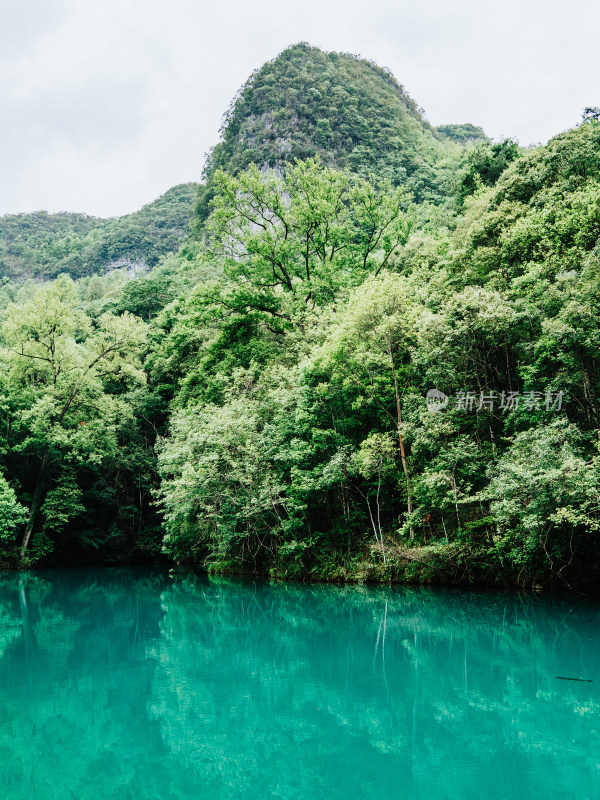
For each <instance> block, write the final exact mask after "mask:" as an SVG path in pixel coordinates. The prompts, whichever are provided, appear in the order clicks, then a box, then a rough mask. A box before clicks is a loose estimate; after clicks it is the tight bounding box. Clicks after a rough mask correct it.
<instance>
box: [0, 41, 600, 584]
mask: <svg viewBox="0 0 600 800" xmlns="http://www.w3.org/2000/svg"><path fill="white" fill-rule="evenodd" d="M587 112H590V109H588V110H587ZM587 112H586V114H585V117H584V121H583V122H582V123H581V124H580V125H579V126H577V127H574V128H573V129H571V130H569V131H566V132H564V133H561V134H559V135H558V136H556V137H555V138H553V139H552V140H551V141H550V142H548V143H547V144H546V145H544V146H540V147H538V148H535V149H530V150H528V151H525V150H523V149H522V148H520V147H519V146H518V144H517V143H516V142H514V141H512V140H505V141H503V142H496V143H492V142H490V141H489V139H488V138H487V137H486V136H485V134H484V132H483V131H482V130H481V129H480V128H477V127H476V126H475V125H472V124H464V125H446V126H440V127H438V128H432V127H431V126H430V125H429V124H428V123H427V121H426V120H425V118H424V116H423V113H422V112H421V110H420V109H419V108H418V107H417V106H416V105H415V103H414V102H413V101H412V100H411V99H410V97H409V96H408V95H407V94H406V92H405V91H404V89H403V88H402V87H401V86H400V85H399V84H398V83H397V82H396V80H395V79H394V78H393V76H392V75H390V74H389V73H388V72H387V71H386V70H383V69H381V68H379V67H377V66H376V65H374V64H372V63H371V62H366V61H363V60H361V59H359V58H358V57H355V56H350V55H347V54H335V53H323V52H321V51H320V50H317V49H316V48H312V47H309V46H307V45H304V44H301V45H296V46H294V47H291V48H289V49H288V50H286V51H284V53H282V54H281V55H280V56H278V57H277V58H276V59H274V60H273V61H272V62H269V63H268V64H266V65H264V66H263V67H262V68H261V69H260V70H258V71H257V72H256V73H254V74H253V75H252V76H251V78H250V79H249V81H248V82H247V83H246V84H245V85H244V87H242V89H241V90H240V92H239V93H238V95H237V97H236V98H235V100H234V103H233V104H232V106H231V108H230V109H229V111H228V113H227V115H226V117H225V123H224V128H223V132H222V138H221V141H220V142H219V143H218V144H217V145H216V147H215V148H214V150H213V152H212V154H211V155H210V158H209V160H208V164H207V169H206V174H205V176H204V178H205V184H204V185H202V186H201V187H200V188H199V193H198V201H197V203H196V205H195V206H194V208H193V212H192V226H191V233H190V234H189V235H187V238H185V240H183V236H184V234H185V232H186V231H187V230H188V228H187V227H186V226H187V222H186V219H184V218H185V217H186V214H187V213H188V211H189V209H190V208H191V206H192V205H193V203H192V199H191V196H192V193H193V192H195V187H193V185H191V184H190V185H186V186H184V187H177V188H176V189H175V190H172V193H167V195H165V196H164V197H163V198H161V200H159V201H157V203H156V204H151V205H150V206H147V207H145V209H143V210H142V212H139V214H138V215H131V216H130V217H126V218H121V219H120V220H111V221H107V222H102V223H100V222H98V221H93V220H90V219H89V218H87V217H85V216H83V215H60V216H54V215H43V214H40V215H34V216H33V217H31V219H29V218H28V217H24V216H23V217H18V218H15V217H5V218H3V219H2V220H0V230H1V231H2V242H3V247H4V255H3V259H4V264H5V270H6V273H5V274H6V276H7V278H17V277H20V278H26V277H29V276H36V277H38V278H39V277H49V278H50V277H54V276H55V275H57V274H58V273H63V274H60V275H59V277H57V278H56V279H55V280H53V281H46V282H40V281H38V282H35V281H32V280H28V281H24V282H23V281H20V282H15V281H13V282H11V281H8V280H7V281H6V282H5V285H4V286H3V288H2V292H1V294H0V308H1V309H2V318H1V321H0V343H1V347H2V355H1V358H0V404H1V408H2V417H1V419H2V425H1V426H0V469H1V472H0V558H1V559H2V561H3V563H5V564H6V565H14V564H17V563H25V564H39V563H52V562H53V561H54V562H57V561H58V562H61V563H64V562H65V561H69V560H75V561H82V560H86V559H87V560H99V559H100V560H104V561H121V560H126V559H140V558H157V557H164V558H168V559H171V560H173V561H175V562H178V563H184V564H188V565H191V566H192V567H194V568H198V569H205V568H207V569H210V570H212V571H216V572H230V573H235V572H239V573H246V574H247V573H252V574H259V575H263V576H271V577H274V578H294V579H312V580H339V581H343V580H358V581H367V580H376V581H392V580H415V581H429V580H440V581H448V582H465V581H479V582H483V583H486V584H504V585H520V586H538V585H540V586H550V585H552V586H560V587H574V588H577V589H578V590H579V591H588V590H593V589H594V587H595V586H597V579H598V575H597V574H596V573H597V566H596V565H597V564H598V563H600V562H599V559H598V556H599V555H600V530H599V529H600V455H599V453H598V441H599V429H600V371H599V370H600V362H599V348H600V294H599V292H600V289H599V287H600V123H599V122H598V119H597V117H595V116H594V114H592V113H587ZM182 240H183V241H182ZM65 241H68V242H69V243H70V244H68V245H65V244H64V243H65ZM74 242H76V243H77V244H76V245H75V244H73V243H74ZM138 245H139V249H137V250H136V247H138ZM61 248H63V249H62V250H61ZM176 248H178V249H177V251H176V252H175V250H176ZM63 250H64V254H63V255H62V256H60V258H58V257H57V255H56V254H57V253H59V251H60V252H61V253H62V252H63ZM50 252H52V253H53V254H54V255H53V256H52V258H53V259H54V260H52V259H50V257H49V256H48V253H50ZM100 254H101V255H100ZM119 258H124V259H130V260H134V259H138V258H139V259H141V260H143V261H144V262H145V264H147V265H148V267H150V269H149V271H147V272H146V273H143V274H138V275H136V276H134V277H133V278H132V276H131V274H130V271H128V269H127V268H126V267H124V268H121V269H119V268H116V269H111V270H108V271H107V270H106V265H107V263H110V262H111V261H118V259H119ZM11 259H12V260H11ZM107 259H108V260H107ZM117 266H118V264H117Z"/></svg>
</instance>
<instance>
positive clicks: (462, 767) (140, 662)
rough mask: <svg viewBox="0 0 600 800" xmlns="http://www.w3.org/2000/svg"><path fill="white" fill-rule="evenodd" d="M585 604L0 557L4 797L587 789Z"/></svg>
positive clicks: (595, 762) (593, 675) (596, 785)
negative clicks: (46, 566)
mask: <svg viewBox="0 0 600 800" xmlns="http://www.w3.org/2000/svg"><path fill="white" fill-rule="evenodd" d="M599 623H600V608H599V606H598V605H596V604H592V603H589V602H586V601H579V600H577V599H572V598H561V599H552V598H546V597H520V596H512V595H508V596H507V595H497V594H489V593H475V592H453V591H440V590H429V589H397V590H390V589H366V588H342V589H338V588H329V587H304V586H269V585H260V584H251V583H243V582H233V581H219V580H208V579H202V578H190V577H177V576H175V577H170V576H169V575H168V574H166V573H157V572H150V571H142V570H134V571H132V570H104V571H100V570H96V571H61V572H51V573H40V574H38V575H21V576H19V575H15V574H0V797H1V798H2V800H25V798H27V800H30V798H41V800H70V798H76V800H89V799H90V798H98V800H100V798H102V799H104V798H136V800H150V798H152V800H155V799H156V800H159V799H160V800H182V799H183V798H185V799H186V800H187V799H188V798H211V799H212V800H221V799H223V800H224V799H225V798H243V799H244V800H245V799H246V798H249V800H255V799H256V800H258V799H259V798H261V800H262V799H263V798H298V799H300V798H301V799H302V800H313V799H314V800H316V799H317V798H319V799H320V798H327V799H328V800H335V799H336V798H345V800H347V799H348V798H360V799H361V800H362V798H365V799H367V800H369V799H370V798H373V800H388V798H411V799H412V798H415V799H416V800H421V799H423V800H425V799H426V800H437V799H438V798H452V799H453V800H455V799H456V800H468V799H469V798H473V799H474V800H475V799H477V800H482V798H511V799H512V798H519V799H521V798H577V800H585V799H586V798H590V800H591V799H592V798H594V800H596V799H597V798H599V797H600V713H599V712H600V696H599V691H600V635H599V630H600V627H599ZM559 677H570V678H573V677H576V678H585V679H587V680H588V681H591V682H583V681H570V680H559Z"/></svg>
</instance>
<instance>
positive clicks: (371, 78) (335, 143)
mask: <svg viewBox="0 0 600 800" xmlns="http://www.w3.org/2000/svg"><path fill="white" fill-rule="evenodd" d="M221 134H222V137H221V141H220V142H219V143H218V144H217V145H216V146H215V147H214V148H213V150H212V152H211V153H210V156H209V159H208V162H207V166H206V169H205V175H204V177H205V181H206V188H205V190H204V191H203V192H201V197H200V202H199V206H198V212H199V216H200V219H201V220H203V219H205V218H206V216H207V214H208V211H209V202H210V199H211V197H212V177H213V175H214V173H215V172H216V170H217V169H223V170H225V171H227V172H230V173H233V174H236V173H238V172H239V171H241V170H243V169H245V168H246V167H247V166H248V165H249V164H250V163H251V162H254V163H256V164H257V165H258V166H260V167H277V166H282V165H283V164H285V163H293V162H294V160H295V159H306V158H310V157H313V156H317V155H318V156H320V158H321V160H322V161H323V163H324V164H326V165H328V166H333V167H338V168H339V167H345V168H349V169H351V170H352V171H355V172H358V173H360V174H367V173H376V174H377V175H379V176H381V177H387V178H389V179H390V180H391V181H392V183H393V184H394V185H400V184H404V185H406V186H408V188H409V189H410V190H411V191H412V192H413V193H414V195H415V198H416V199H417V201H423V200H432V201H434V202H439V201H441V200H442V199H443V196H444V195H445V194H447V193H448V188H449V183H450V182H451V177H452V174H453V172H454V170H453V167H456V163H457V161H459V160H460V157H461V155H462V154H463V153H464V148H463V146H462V145H464V144H467V143H468V144H470V143H472V142H474V141H487V137H486V136H485V134H484V132H483V131H482V130H481V129H480V128H476V127H475V126H473V125H462V126H457V125H450V126H443V127H441V128H433V127H432V126H431V125H430V124H429V123H428V122H427V120H426V119H425V117H424V112H423V111H422V109H420V108H419V107H418V106H417V104H416V103H415V101H414V100H413V99H412V98H411V97H410V96H409V95H408V94H407V92H406V91H405V89H404V88H403V86H401V85H400V84H399V83H398V82H397V80H396V79H395V78H394V76H393V75H392V74H391V73H390V72H389V71H388V70H386V69H383V68H381V67H379V66H377V65H376V64H375V63H373V62H372V61H367V60H365V59H361V58H359V57H358V56H355V55H351V54H348V53H333V52H332V53H326V52H323V51H322V50H319V49H318V48H316V47H311V46H309V45H307V44H305V43H300V44H296V45H293V46H292V47H289V48H288V49H286V50H284V51H283V52H282V53H280V54H279V55H278V56H277V57H276V58H275V59H273V60H272V61H268V62H267V63H266V64H264V65H263V66H262V67H261V68H260V69H258V70H257V71H256V72H254V73H253V74H252V75H251V76H250V78H249V79H248V81H247V82H246V83H245V84H244V86H242V88H241V89H240V91H239V92H238V94H237V95H236V97H235V98H234V100H233V102H232V104H231V106H230V108H229V110H228V111H227V113H226V115H225V118H224V123H223V127H222V130H221Z"/></svg>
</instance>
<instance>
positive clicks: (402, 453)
mask: <svg viewBox="0 0 600 800" xmlns="http://www.w3.org/2000/svg"><path fill="white" fill-rule="evenodd" d="M387 345H388V355H389V357H390V364H391V366H392V373H393V375H394V391H395V393H396V415H397V418H398V442H399V443H400V458H401V459H402V469H403V471H404V477H405V478H406V506H407V509H408V515H409V516H410V515H411V514H412V510H413V507H412V496H411V492H410V476H409V474H408V463H407V461H406V450H405V449H404V435H403V433H402V409H401V406H400V392H399V391H398V378H397V376H396V365H395V363H394V355H393V353H392V343H391V342H390V340H389V339H388V343H387ZM410 538H411V539H414V538H415V532H414V530H413V528H412V527H411V529H410Z"/></svg>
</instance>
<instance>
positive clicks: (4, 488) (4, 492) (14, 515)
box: [0, 475, 27, 547]
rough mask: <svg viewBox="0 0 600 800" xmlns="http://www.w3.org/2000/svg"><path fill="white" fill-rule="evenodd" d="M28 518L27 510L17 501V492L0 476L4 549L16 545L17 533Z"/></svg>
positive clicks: (0, 533)
mask: <svg viewBox="0 0 600 800" xmlns="http://www.w3.org/2000/svg"><path fill="white" fill-rule="evenodd" d="M26 518H27V509H26V508H25V506H23V505H21V503H19V501H18V500H17V496H16V494H15V490H14V489H13V488H12V486H9V484H8V483H7V481H6V478H5V477H4V476H3V475H0V543H1V545H2V547H7V546H10V545H11V544H14V543H15V538H16V535H17V531H18V529H19V527H20V526H21V525H23V524H24V522H25V519H26Z"/></svg>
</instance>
